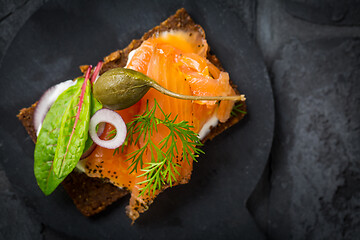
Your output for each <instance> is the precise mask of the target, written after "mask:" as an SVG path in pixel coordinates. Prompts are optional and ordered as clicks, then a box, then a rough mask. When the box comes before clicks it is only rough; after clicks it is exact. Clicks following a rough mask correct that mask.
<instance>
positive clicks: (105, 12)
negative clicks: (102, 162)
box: [0, 1, 274, 239]
mask: <svg viewBox="0 0 360 240" xmlns="http://www.w3.org/2000/svg"><path fill="white" fill-rule="evenodd" d="M204 3H205V2H202V3H201V2H196V3H195V2H192V1H183V2H180V1H178V2H173V3H172V4H167V3H166V2H165V1H157V2H155V1H154V2H152V5H151V4H148V2H147V1H137V4H139V6H147V7H146V9H140V8H136V7H133V6H132V5H131V4H130V3H128V2H127V3H125V2H123V3H122V4H119V2H117V1H112V2H107V3H106V4H105V3H104V4H102V3H100V2H95V1H92V2H89V1H77V2H72V1H52V2H49V3H47V4H45V5H44V6H43V7H41V10H40V11H38V12H36V13H35V14H34V15H33V16H32V17H31V18H30V19H29V21H27V22H26V24H25V25H24V26H23V28H22V29H21V30H20V32H19V33H18V35H17V36H16V38H15V39H14V40H13V42H12V44H11V46H10V48H9V49H8V52H7V54H6V56H5V57H4V60H3V64H2V66H1V68H0V75H3V76H4V78H3V80H2V82H0V99H1V102H3V103H4V104H2V105H1V106H0V109H1V111H2V112H3V113H6V114H5V116H4V117H3V118H2V119H1V123H2V126H1V129H2V131H1V132H0V136H1V137H3V138H6V141H5V142H4V144H3V146H4V147H3V149H2V151H1V152H0V154H1V155H0V156H1V157H2V158H4V159H2V161H1V162H2V163H3V165H4V168H5V169H6V174H7V176H8V178H9V180H10V181H11V183H12V184H13V186H14V187H15V188H16V189H15V190H16V193H18V195H19V197H20V198H21V199H22V200H23V201H24V202H25V203H26V207H27V208H28V209H27V211H28V212H30V214H29V215H30V216H31V217H33V218H34V219H36V220H38V221H40V222H42V223H44V229H47V228H48V226H50V227H51V228H54V229H56V230H58V231H61V232H63V233H64V234H66V235H67V236H69V237H71V236H77V237H83V238H86V239H115V237H116V236H122V237H124V238H129V239H138V238H145V239H154V238H155V237H156V238H157V239H165V238H166V239H167V238H168V236H169V235H171V234H172V235H173V236H172V239H189V238H197V239H219V238H220V239H221V238H227V239H237V238H239V237H240V236H241V237H242V238H244V239H262V238H263V234H262V233H261V231H259V230H258V229H257V226H256V224H255V223H254V220H253V219H252V218H251V216H250V215H249V213H248V211H247V209H246V208H245V204H244V203H245V201H246V199H247V197H248V196H249V195H250V193H251V191H252V189H253V188H254V187H255V185H256V183H257V181H258V180H259V178H260V175H261V173H262V171H263V169H264V166H265V164H266V161H267V157H268V155H269V152H270V147H271V143H272V138H273V116H274V111H273V96H272V91H271V87H270V82H269V79H268V75H267V72H266V69H265V66H264V64H263V60H262V58H261V54H260V52H259V51H258V49H257V48H255V47H254V41H253V40H252V39H250V38H249V37H248V35H247V32H246V29H245V28H243V26H242V23H241V21H240V19H239V18H238V16H237V15H235V14H234V13H233V12H231V11H229V10H228V9H227V8H223V7H222V6H224V5H223V3H220V2H211V3H206V4H204ZM220 4H221V5H220ZM161 6H166V7H164V8H161ZM181 6H184V7H185V8H186V9H187V10H188V12H189V13H190V15H192V16H193V17H194V20H195V21H196V22H197V23H199V24H201V26H203V27H204V28H205V30H206V34H207V41H208V42H209V44H210V46H212V51H213V53H215V54H216V55H217V56H218V57H219V59H221V62H222V64H223V65H224V67H225V68H226V69H227V70H228V71H229V73H230V75H231V76H232V77H231V79H232V81H233V82H234V83H235V84H238V85H239V86H241V90H242V91H244V92H246V95H247V97H248V100H247V105H248V107H249V110H248V116H247V117H246V119H245V120H244V121H242V122H241V123H239V124H237V125H236V126H234V127H232V130H231V131H226V132H224V133H223V134H222V135H220V136H218V137H217V138H216V139H215V140H213V141H211V142H209V143H207V144H206V146H204V151H205V152H206V155H205V156H203V157H200V159H199V163H198V164H196V165H195V167H194V173H193V176H192V179H191V182H190V183H189V184H187V185H186V186H184V187H181V186H179V187H177V188H174V189H171V191H166V192H164V193H162V194H161V195H160V196H159V197H158V198H157V199H156V201H155V203H154V204H153V205H152V206H151V208H150V209H149V211H148V212H146V213H144V214H143V216H142V217H141V218H140V219H139V220H138V221H137V222H136V224H135V225H134V226H132V227H131V226H130V220H129V219H128V218H127V217H126V216H125V213H124V211H125V210H124V207H125V201H126V200H123V201H120V202H119V203H118V204H116V206H117V207H112V208H111V211H105V212H104V213H102V214H100V215H99V216H96V217H95V218H89V219H88V218H85V217H84V216H82V215H81V214H80V213H79V212H78V211H77V210H76V209H75V207H74V206H73V204H72V202H71V200H70V199H69V197H68V196H67V194H66V193H65V192H64V190H63V189H62V188H58V189H57V191H55V192H54V193H53V194H51V195H50V196H49V197H44V195H43V194H42V193H41V191H40V190H39V188H38V187H37V186H36V181H35V179H34V176H33V170H32V165H33V161H32V159H33V143H32V141H31V140H30V139H29V137H28V136H27V134H26V133H25V131H24V130H23V127H22V126H21V125H20V123H19V122H17V121H16V118H15V115H16V114H17V112H18V109H20V108H21V107H23V106H28V105H29V103H31V102H34V101H35V100H36V99H38V97H39V96H40V95H41V94H42V92H43V91H44V90H46V89H47V88H48V87H49V86H51V85H53V84H55V83H57V82H59V81H62V80H64V79H68V78H72V77H74V76H76V75H77V74H79V70H78V69H77V67H76V66H78V65H80V64H82V63H91V62H93V63H94V62H96V61H97V60H98V59H100V58H102V57H103V56H104V55H106V54H108V53H109V52H111V51H112V50H114V48H117V47H118V48H123V47H125V46H126V45H127V44H128V43H129V42H130V41H131V39H133V38H139V37H140V36H141V35H142V34H143V33H144V32H146V31H147V30H148V29H150V28H152V27H153V26H155V25H157V24H158V23H159V22H160V21H162V20H163V19H165V18H167V17H168V16H169V15H171V14H173V13H174V12H175V11H176V9H178V8H180V7H181ZM219 6H221V8H220V7H219ZM219 9H222V10H221V11H219ZM88 15H89V16H91V17H88ZM133 18H134V19H136V21H137V24H135V25H133V24H132V23H133V20H134V19H133ZM119 23H121V24H119ZM99 29H101V31H100V30H99ZM97 30H98V31H97ZM94 31H95V32H94ZM94 33H95V34H94ZM222 36H231V37H229V38H226V39H224V38H223V37H222ZM85 39H86V41H85ZM99 42H106V44H99ZM93 46H96V47H95V48H94V47H93ZM90 49H91V51H89V50H90ZM24 73H26V74H24ZM5 102H6V104H5ZM14 120H15V121H14ZM237 145H239V146H241V148H237V147H236V146H237ZM219 160H221V161H219ZM20 166H21V167H20ZM20 173H21V175H22V177H21V178H19V174H20ZM214 206H216V207H214ZM23 217H26V216H23ZM8 225H10V226H9V227H13V226H12V224H11V222H9V223H8ZM114 226H116V227H114ZM9 234H11V233H9Z"/></svg>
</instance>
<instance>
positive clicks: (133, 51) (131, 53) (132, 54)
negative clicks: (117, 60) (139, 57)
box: [125, 49, 137, 68]
mask: <svg viewBox="0 0 360 240" xmlns="http://www.w3.org/2000/svg"><path fill="white" fill-rule="evenodd" d="M136 50H137V49H134V50H132V51H131V52H130V53H129V56H128V60H127V62H126V66H125V68H127V66H128V65H129V63H130V61H131V59H132V58H133V56H134V54H135V53H136Z"/></svg>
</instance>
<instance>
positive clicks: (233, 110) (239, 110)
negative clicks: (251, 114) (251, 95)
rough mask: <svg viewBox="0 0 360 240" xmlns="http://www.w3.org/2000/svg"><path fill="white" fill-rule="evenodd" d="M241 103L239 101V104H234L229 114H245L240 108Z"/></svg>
mask: <svg viewBox="0 0 360 240" xmlns="http://www.w3.org/2000/svg"><path fill="white" fill-rule="evenodd" d="M242 105H243V104H242V103H239V104H235V105H234V107H233V109H232V110H231V113H230V114H231V116H233V117H235V116H237V115H238V114H239V113H242V114H246V112H245V111H243V110H241V107H242Z"/></svg>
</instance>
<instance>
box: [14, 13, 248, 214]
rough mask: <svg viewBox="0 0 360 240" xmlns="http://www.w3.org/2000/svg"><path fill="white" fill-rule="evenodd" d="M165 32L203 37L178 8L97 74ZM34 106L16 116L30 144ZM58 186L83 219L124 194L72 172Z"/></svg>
mask: <svg viewBox="0 0 360 240" xmlns="http://www.w3.org/2000/svg"><path fill="white" fill-rule="evenodd" d="M168 30H191V31H199V32H200V33H201V34H202V36H203V37H204V38H205V32H204V30H203V29H202V27H201V26H200V25H197V24H195V23H194V21H193V20H192V19H191V17H190V15H189V14H188V13H187V12H186V10H185V9H184V8H181V9H179V10H178V11H177V12H176V13H175V14H174V15H172V16H170V17H169V18H168V19H166V20H165V21H163V22H162V23H161V24H160V25H158V26H156V27H154V28H153V29H151V30H150V31H148V32H147V33H145V34H144V35H143V36H142V38H141V39H137V40H132V41H131V43H130V44H129V45H128V46H127V47H126V48H124V49H122V50H117V51H115V52H112V53H111V54H109V55H108V56H106V57H105V58H104V64H103V67H102V69H101V74H102V73H103V72H106V71H108V70H110V69H113V68H117V67H124V66H125V65H126V62H127V59H128V55H129V53H130V52H131V51H132V50H134V49H136V48H138V47H139V46H140V45H141V43H142V42H143V41H145V40H146V39H148V38H150V37H151V36H153V35H154V34H156V33H160V32H164V31H168ZM207 59H208V60H209V61H210V62H212V63H213V64H214V65H215V66H217V67H218V68H219V69H220V70H224V69H223V67H222V66H221V63H220V61H219V59H218V58H217V57H216V56H215V55H213V54H211V53H210V49H209V51H208V53H207ZM88 67H89V66H88V65H82V66H80V70H81V71H82V72H83V73H84V72H86V70H87V69H88ZM231 85H232V87H233V88H234V90H235V92H236V93H239V92H238V90H237V88H236V86H235V85H234V84H233V83H231ZM36 104H37V102H36V103H34V104H33V105H32V106H31V107H28V108H23V109H21V110H20V113H19V114H18V115H17V117H18V118H19V120H20V121H21V123H22V124H23V126H24V127H25V129H26V131H27V132H28V134H29V135H30V137H31V138H32V140H33V141H34V143H35V142H36V133H35V130H34V125H33V115H34V110H35V107H36ZM241 110H242V111H243V112H245V111H246V105H245V102H243V103H242V105H241ZM244 115H245V114H243V113H238V114H237V115H236V116H232V117H231V118H230V119H229V120H228V121H226V122H225V123H219V124H218V125H217V126H216V127H214V128H212V129H211V131H210V133H209V134H208V135H207V136H206V137H205V138H204V139H203V142H206V141H207V140H211V139H213V138H214V137H215V136H217V135H218V134H220V133H221V132H223V131H225V130H226V129H227V128H229V127H231V126H233V125H234V124H236V123H237V122H239V121H240V120H241V119H242V118H243V117H244ZM62 185H63V187H64V188H65V190H66V191H67V193H68V194H69V196H70V197H71V198H72V199H73V202H74V204H75V205H76V207H77V208H78V209H79V211H80V212H81V213H82V214H83V215H85V216H91V215H94V214H96V213H99V212H101V211H102V210H103V209H105V208H106V207H107V206H109V205H111V204H112V203H113V202H115V201H117V200H118V199H120V198H121V197H123V196H125V195H127V194H128V191H126V190H124V189H120V188H118V187H115V186H113V185H112V184H110V183H107V182H105V181H104V180H102V179H98V178H90V177H88V176H86V175H85V174H84V173H79V172H77V171H73V172H72V173H71V174H70V175H69V176H68V177H67V178H66V179H65V180H64V181H63V183H62Z"/></svg>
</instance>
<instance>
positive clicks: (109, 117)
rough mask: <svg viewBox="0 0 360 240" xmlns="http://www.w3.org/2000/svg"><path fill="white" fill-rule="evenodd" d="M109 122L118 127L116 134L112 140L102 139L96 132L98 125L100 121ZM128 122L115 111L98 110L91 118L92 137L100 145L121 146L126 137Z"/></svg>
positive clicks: (90, 132) (111, 147)
mask: <svg viewBox="0 0 360 240" xmlns="http://www.w3.org/2000/svg"><path fill="white" fill-rule="evenodd" d="M103 122H106V123H109V124H111V125H113V126H114V127H115V129H116V135H115V137H114V138H113V139H111V140H101V139H100V138H99V136H98V134H97V132H96V126H97V125H98V124H99V123H103ZM126 133H127V129H126V124H125V122H124V120H123V119H122V117H121V116H120V115H119V114H118V113H117V112H115V111H112V110H110V109H106V108H103V109H100V110H98V111H97V112H96V113H95V114H94V115H93V116H92V117H91V119H90V124H89V134H90V137H91V139H92V140H93V141H94V143H96V144H97V145H99V146H100V147H103V148H107V149H115V148H118V147H120V146H121V145H122V144H123V143H124V141H125V138H126Z"/></svg>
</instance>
